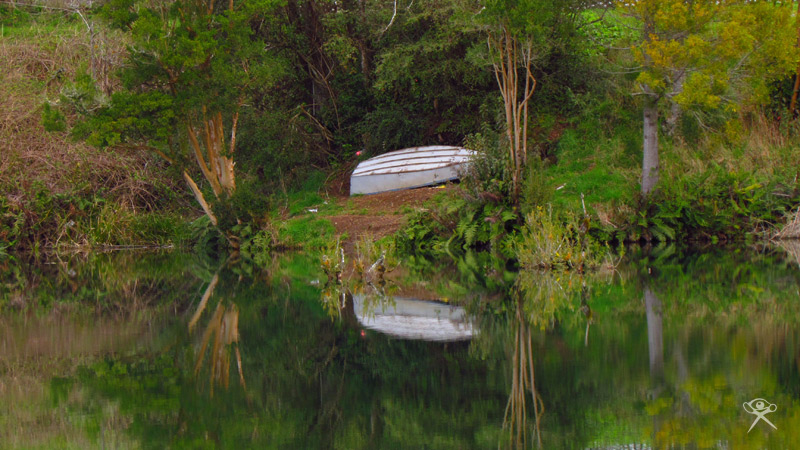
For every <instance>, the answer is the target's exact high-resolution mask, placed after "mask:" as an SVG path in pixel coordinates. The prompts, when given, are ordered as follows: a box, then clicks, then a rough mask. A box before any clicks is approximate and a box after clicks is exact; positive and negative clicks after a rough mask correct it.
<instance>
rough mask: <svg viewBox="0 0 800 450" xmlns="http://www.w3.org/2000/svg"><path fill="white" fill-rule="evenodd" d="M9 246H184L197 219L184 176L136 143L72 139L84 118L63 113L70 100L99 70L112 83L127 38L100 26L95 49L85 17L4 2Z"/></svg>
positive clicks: (4, 209) (1, 51)
mask: <svg viewBox="0 0 800 450" xmlns="http://www.w3.org/2000/svg"><path fill="white" fill-rule="evenodd" d="M0 22H1V23H2V24H3V35H2V37H0V84H2V86H3V89H0V104H2V105H3V108H2V111H0V192H2V196H0V246H2V247H4V248H9V247H10V248H14V249H21V250H35V249H43V248H52V247H74V246H80V247H98V246H108V245H165V244H180V243H182V242H184V241H186V239H187V238H188V232H189V229H188V226H187V219H188V218H191V217H193V216H195V212H194V211H193V210H192V208H191V206H190V205H191V199H190V198H188V197H187V196H186V195H185V189H184V188H183V185H182V183H181V181H180V178H178V177H177V176H176V174H174V173H170V171H169V170H168V168H167V167H166V165H165V163H164V162H162V161H159V160H158V159H157V158H156V157H154V156H152V155H150V154H146V153H144V152H143V151H140V150H137V149H123V148H117V149H114V150H107V151H101V150H98V149H95V148H93V147H90V146H88V145H86V144H83V143H80V142H75V141H74V140H72V139H70V138H69V136H68V134H67V132H66V129H67V128H68V125H69V124H70V123H71V122H72V121H74V119H75V117H70V116H64V115H62V114H61V113H56V112H55V111H56V109H55V108H56V107H57V105H58V104H59V102H62V101H64V99H65V98H67V97H69V98H72V99H73V100H76V99H77V100H79V101H85V104H86V105H90V104H93V103H94V102H97V101H103V97H104V96H105V91H103V90H101V91H99V92H95V93H94V95H95V96H96V97H97V98H93V99H89V98H82V96H85V95H86V92H87V91H86V90H85V89H82V87H81V84H80V81H75V80H81V79H82V77H83V78H84V79H85V77H86V75H87V73H88V72H89V71H90V70H92V67H90V58H89V55H93V60H92V62H93V63H94V66H93V69H94V71H95V77H96V78H98V79H101V80H103V82H102V83H100V84H99V86H100V87H101V89H102V88H105V89H107V90H108V91H110V90H111V89H113V83H114V81H113V77H112V76H111V74H112V72H113V70H114V68H115V67H116V66H117V65H118V64H119V61H120V58H121V55H122V54H123V53H124V51H125V49H124V43H125V41H124V39H123V38H121V37H120V36H117V35H112V34H111V33H110V32H106V31H103V30H102V29H101V28H100V26H97V28H96V31H95V36H94V37H93V41H92V42H93V44H94V45H95V50H94V51H92V50H91V49H90V47H89V46H90V36H89V33H88V32H87V28H86V25H85V24H84V23H83V21H82V19H81V18H80V17H79V16H77V15H70V14H67V13H64V14H53V13H52V12H48V13H45V12H44V11H42V10H39V11H37V10H31V11H23V10H21V9H11V8H10V7H9V6H6V5H3V6H2V7H0Z"/></svg>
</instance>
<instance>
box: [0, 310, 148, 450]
mask: <svg viewBox="0 0 800 450" xmlns="http://www.w3.org/2000/svg"><path fill="white" fill-rule="evenodd" d="M148 316H149V315H148V314H144V315H138V316H136V318H135V319H134V320H131V321H124V322H121V321H115V320H104V319H100V320H97V319H95V320H89V319H87V318H86V317H83V316H82V315H78V316H76V317H70V315H69V313H67V312H65V311H62V312H60V313H59V315H51V316H46V317H43V318H33V319H32V318H31V317H14V316H10V315H9V314H6V315H5V317H4V318H2V319H0V349H2V353H0V374H1V375H0V447H2V448H12V449H14V448H26V449H29V448H42V449H46V448H59V449H60V448H67V449H72V448H74V449H85V448H96V447H98V446H99V445H100V440H99V437H98V436H97V433H98V432H99V430H100V429H102V432H103V437H102V439H103V440H104V442H105V445H106V446H111V447H113V448H130V447H134V445H132V444H130V443H128V442H126V437H125V433H124V431H125V429H126V428H127V426H128V425H129V423H130V420H129V419H125V418H123V416H122V415H121V413H120V411H119V407H118V406H117V405H115V404H110V403H109V404H107V405H106V406H105V407H104V410H103V415H102V416H101V417H92V418H87V417H84V416H82V415H81V414H80V413H77V414H76V413H75V411H76V410H77V411H80V410H81V408H82V407H83V405H85V404H86V402H88V401H89V400H88V399H86V398H85V397H84V393H83V390H82V389H73V387H72V385H71V383H66V384H65V382H64V381H63V380H64V378H63V377H70V376H72V375H73V374H74V373H75V372H76V370H77V368H78V367H79V366H82V365H87V364H91V363H92V361H94V360H96V359H99V358H100V357H102V356H104V355H107V354H110V353H113V352H125V351H127V350H128V349H129V348H132V347H134V346H141V347H144V346H148V345H150V342H151V339H150V336H149V335H148V334H147V332H146V331H144V330H146V329H147V327H148V325H149V323H150V320H151V318H150V317H148Z"/></svg>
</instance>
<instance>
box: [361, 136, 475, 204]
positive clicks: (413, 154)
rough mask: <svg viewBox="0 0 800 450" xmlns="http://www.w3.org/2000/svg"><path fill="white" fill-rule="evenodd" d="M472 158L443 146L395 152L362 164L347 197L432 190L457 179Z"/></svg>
mask: <svg viewBox="0 0 800 450" xmlns="http://www.w3.org/2000/svg"><path fill="white" fill-rule="evenodd" d="M474 154H475V152H474V151H472V150H467V149H465V148H462V147H452V146H446V145H432V146H427V147H412V148H406V149H403V150H395V151H393V152H389V153H385V154H383V155H380V156H376V157H374V158H370V159H368V160H366V161H362V162H361V163H360V164H359V165H358V166H357V167H356V169H355V170H354V171H353V174H352V176H351V177H350V195H356V194H376V193H378V192H386V191H396V190H400V189H411V188H416V187H423V186H431V185H434V184H440V183H444V182H446V181H451V180H455V179H458V178H459V177H460V176H461V173H463V171H464V169H465V168H466V165H467V164H468V163H469V161H470V159H471V158H472V157H473V155H474Z"/></svg>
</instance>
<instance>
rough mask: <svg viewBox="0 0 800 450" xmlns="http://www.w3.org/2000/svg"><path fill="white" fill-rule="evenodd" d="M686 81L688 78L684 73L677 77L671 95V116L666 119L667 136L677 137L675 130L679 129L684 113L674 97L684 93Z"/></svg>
mask: <svg viewBox="0 0 800 450" xmlns="http://www.w3.org/2000/svg"><path fill="white" fill-rule="evenodd" d="M685 79H686V76H685V75H684V74H683V73H680V74H677V75H676V76H675V84H674V86H673V88H672V94H671V95H670V99H669V115H668V116H667V119H666V122H667V124H666V125H667V134H668V135H669V136H674V135H675V130H676V129H677V128H678V120H679V119H680V118H681V114H682V113H683V109H682V108H681V105H679V104H678V103H677V102H676V101H675V100H674V96H676V95H678V94H680V93H681V92H683V81H684V80H685Z"/></svg>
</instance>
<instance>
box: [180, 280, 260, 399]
mask: <svg viewBox="0 0 800 450" xmlns="http://www.w3.org/2000/svg"><path fill="white" fill-rule="evenodd" d="M218 282H219V274H218V273H217V274H214V277H213V278H212V279H211V282H210V283H209V284H208V287H207V288H206V290H205V293H204V294H203V297H202V298H201V299H200V303H199V304H198V306H197V310H196V311H195V313H194V315H193V316H192V318H191V319H190V320H189V333H190V334H191V333H192V332H193V331H194V328H195V326H196V325H197V323H198V321H199V320H200V317H201V316H202V314H203V311H205V309H206V307H207V305H208V301H209V299H210V298H211V297H212V295H213V294H214V289H215V288H216V286H217V283H218ZM212 338H213V345H212V346H211V355H210V358H209V383H208V384H209V390H210V395H211V396H212V397H213V396H214V385H215V384H219V385H222V386H224V387H225V388H226V389H227V388H228V386H229V384H230V365H231V349H233V352H234V353H235V355H236V368H237V369H238V372H239V383H240V384H241V385H242V387H246V385H245V381H244V373H243V371H242V355H241V353H240V352H239V308H238V307H237V306H236V304H235V303H231V304H230V305H227V304H225V301H224V300H220V301H219V302H218V303H217V307H216V309H215V310H214V314H213V315H212V316H211V319H210V320H209V321H208V323H207V324H206V326H205V330H204V331H203V337H202V339H201V343H200V350H199V351H198V353H197V361H196V363H195V365H194V374H195V376H197V375H198V374H199V373H200V370H201V369H202V367H203V362H204V361H205V356H206V350H207V349H208V346H209V344H210V343H211V342H212Z"/></svg>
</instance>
